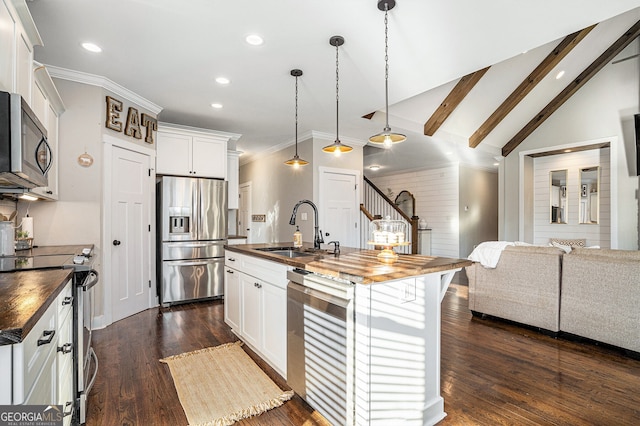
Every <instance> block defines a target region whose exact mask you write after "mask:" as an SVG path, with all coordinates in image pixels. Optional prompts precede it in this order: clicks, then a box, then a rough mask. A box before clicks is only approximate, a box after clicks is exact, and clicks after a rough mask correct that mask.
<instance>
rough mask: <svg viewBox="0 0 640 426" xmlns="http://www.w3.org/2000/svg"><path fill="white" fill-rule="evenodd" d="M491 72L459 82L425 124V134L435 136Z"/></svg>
mask: <svg viewBox="0 0 640 426" xmlns="http://www.w3.org/2000/svg"><path fill="white" fill-rule="evenodd" d="M487 70H489V67H487V68H484V69H481V70H479V71H476V72H473V73H471V74H468V75H465V76H464V77H462V78H461V79H460V81H458V83H457V84H456V86H455V87H454V88H453V90H451V92H450V93H449V94H448V95H447V97H446V98H445V100H444V101H442V103H441V104H440V106H439V107H438V108H437V109H436V110H435V112H434V113H433V114H432V115H431V117H429V120H427V122H426V123H425V124H424V134H425V135H427V136H433V134H434V133H435V132H436V131H437V130H438V129H439V128H440V126H442V123H444V122H445V120H446V119H447V118H448V117H449V115H451V113H452V112H453V110H455V109H456V108H457V107H458V105H460V102H462V100H463V99H464V98H465V97H466V96H467V95H468V94H469V92H470V91H471V89H473V86H475V85H476V83H478V81H480V79H481V78H482V76H483V75H484V74H485V73H486V72H487Z"/></svg>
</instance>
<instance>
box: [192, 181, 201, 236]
mask: <svg viewBox="0 0 640 426" xmlns="http://www.w3.org/2000/svg"><path fill="white" fill-rule="evenodd" d="M201 192H202V188H201V183H200V179H198V178H195V182H194V184H193V189H192V191H191V197H192V199H191V205H192V211H191V220H192V221H193V223H194V225H195V229H194V230H193V232H192V233H191V235H194V236H195V238H196V239H199V238H200V229H201V225H202V223H201V220H202V214H201V212H200V206H201V202H200V200H201V195H200V193H201Z"/></svg>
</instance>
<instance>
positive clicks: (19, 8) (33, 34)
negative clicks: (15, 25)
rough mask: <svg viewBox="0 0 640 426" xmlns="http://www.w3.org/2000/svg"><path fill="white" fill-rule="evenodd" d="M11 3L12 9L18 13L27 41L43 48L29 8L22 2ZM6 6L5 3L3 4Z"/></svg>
mask: <svg viewBox="0 0 640 426" xmlns="http://www.w3.org/2000/svg"><path fill="white" fill-rule="evenodd" d="M11 3H12V4H13V7H14V8H15V9H16V12H17V13H18V18H19V19H20V22H21V23H22V28H24V31H25V33H26V34H27V37H28V38H29V41H30V42H31V44H33V45H34V46H44V43H43V42H42V38H41V37H40V33H39V32H38V28H37V27H36V23H35V22H34V21H33V16H31V12H30V11H29V7H28V6H27V3H26V2H25V1H24V0H12V1H11ZM5 4H6V2H5Z"/></svg>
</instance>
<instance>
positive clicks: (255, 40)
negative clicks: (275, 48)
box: [245, 34, 264, 46]
mask: <svg viewBox="0 0 640 426" xmlns="http://www.w3.org/2000/svg"><path fill="white" fill-rule="evenodd" d="M245 40H246V42H247V43H249V44H250V45H252V46H260V45H261V44H262V43H264V39H263V38H262V37H260V36H259V35H258V34H249V35H248V36H247V37H246V38H245Z"/></svg>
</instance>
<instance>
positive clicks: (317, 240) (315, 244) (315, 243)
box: [289, 200, 324, 250]
mask: <svg viewBox="0 0 640 426" xmlns="http://www.w3.org/2000/svg"><path fill="white" fill-rule="evenodd" d="M300 204H309V205H310V206H311V208H312V209H313V224H314V225H315V226H314V227H313V229H314V231H315V235H314V236H313V248H314V249H316V250H320V244H321V243H324V239H323V238H322V232H321V231H320V227H319V226H318V208H317V207H316V205H315V204H313V202H312V201H309V200H301V201H298V204H296V205H295V206H294V207H293V213H292V214H291V220H289V225H295V224H296V214H297V213H298V207H300Z"/></svg>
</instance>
